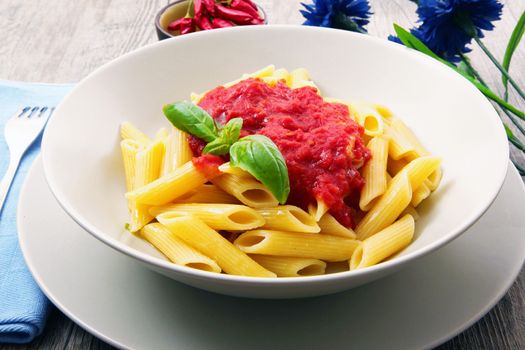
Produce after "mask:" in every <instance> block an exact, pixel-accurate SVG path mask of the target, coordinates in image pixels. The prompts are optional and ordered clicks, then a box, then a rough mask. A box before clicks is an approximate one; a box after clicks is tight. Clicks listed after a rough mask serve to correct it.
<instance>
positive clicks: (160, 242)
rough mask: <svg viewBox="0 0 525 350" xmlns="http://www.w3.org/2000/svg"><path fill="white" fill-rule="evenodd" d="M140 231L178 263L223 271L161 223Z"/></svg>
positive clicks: (145, 227) (201, 268) (213, 270)
mask: <svg viewBox="0 0 525 350" xmlns="http://www.w3.org/2000/svg"><path fill="white" fill-rule="evenodd" d="M140 233H141V236H142V237H144V238H145V239H146V240H147V241H148V242H150V243H151V244H152V245H153V246H154V247H155V248H157V249H158V250H159V251H160V252H161V253H163V254H164V255H165V256H166V257H167V258H168V259H170V261H172V262H174V263H175V264H177V265H182V266H186V267H191V268H194V269H198V270H203V271H209V272H216V273H220V272H221V268H220V267H219V265H217V263H216V262H215V261H213V260H212V259H210V258H208V257H207V256H205V255H203V254H201V253H200V252H198V251H197V250H195V249H194V248H192V247H190V246H189V245H188V244H186V243H185V242H184V241H183V240H182V239H180V238H179V237H177V236H176V235H174V234H173V233H171V231H170V230H168V229H167V228H166V227H165V226H163V225H161V224H159V223H153V224H149V225H146V226H144V227H143V228H142V230H141V231H140Z"/></svg>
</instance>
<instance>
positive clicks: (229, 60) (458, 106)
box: [43, 26, 508, 298]
mask: <svg viewBox="0 0 525 350" xmlns="http://www.w3.org/2000/svg"><path fill="white" fill-rule="evenodd" d="M268 64H275V65H276V66H277V67H285V68H288V69H294V68H298V67H304V68H307V69H308V70H309V72H310V73H311V76H312V78H313V80H314V81H315V82H316V83H317V84H318V86H319V87H320V89H321V91H322V92H323V95H324V96H330V97H335V98H353V99H358V100H360V99H363V100H369V101H375V102H378V103H381V104H384V105H386V106H389V107H390V108H391V109H392V110H393V111H394V112H395V113H396V114H397V115H399V116H400V117H402V119H403V120H404V121H405V122H406V123H407V124H408V125H409V126H410V127H411V128H412V129H413V130H414V131H415V133H416V134H417V135H418V136H419V137H420V138H421V140H422V141H423V143H424V145H425V146H426V147H427V148H428V149H429V150H430V151H431V152H432V153H433V154H434V155H438V156H440V157H442V159H443V171H444V177H443V180H442V183H441V187H440V188H439V189H438V190H437V191H436V192H435V193H434V194H433V195H432V196H431V198H430V199H429V200H427V201H426V202H424V204H422V205H421V206H420V210H419V212H420V218H419V220H418V221H417V223H416V236H415V240H414V242H413V243H412V244H411V245H410V246H409V247H408V248H407V249H406V250H405V251H404V252H403V253H402V254H400V255H399V256H397V257H396V258H395V259H392V260H390V261H387V262H384V263H382V264H379V265H377V266H374V267H371V268H367V269H363V270H357V271H353V272H342V273H337V274H331V275H324V276H317V277H300V278H282V279H263V278H253V277H239V276H230V275H223V274H220V275H219V274H213V273H207V272H202V271H198V270H193V269H189V268H184V267H179V266H176V265H174V264H172V263H169V262H168V261H166V260H164V259H163V258H162V257H161V256H160V254H159V253H157V252H156V251H155V250H154V249H153V248H151V246H149V245H148V244H146V243H144V242H143V241H141V240H140V239H138V238H135V237H134V236H132V235H131V234H130V233H129V232H127V231H126V230H125V229H124V223H125V222H127V221H128V213H127V206H126V201H125V199H124V192H125V185H124V174H123V167H122V161H121V155H120V150H119V147H118V145H119V125H120V123H121V122H123V121H125V120H128V121H131V122H132V123H134V124H136V125H137V126H138V127H139V128H141V129H143V130H145V131H146V132H150V133H154V132H155V131H156V130H157V129H158V128H159V127H161V126H166V125H167V122H166V120H165V118H164V117H163V115H162V111H161V107H162V106H163V105H164V104H165V103H169V102H173V101H177V100H182V99H188V97H189V94H190V92H192V91H194V92H200V91H205V90H208V89H210V88H212V87H215V86H217V85H219V84H221V83H224V82H227V81H231V80H234V79H236V78H238V77H240V76H241V74H242V73H246V72H252V71H255V70H257V69H260V68H261V67H264V66H266V65H268ZM507 159H508V144H507V141H506V137H505V133H504V130H503V127H502V125H501V123H500V121H499V118H498V115H497V114H496V112H495V111H494V109H493V107H492V105H491V104H490V103H489V102H488V101H487V99H486V98H485V97H484V96H483V95H482V94H481V93H479V92H478V91H477V90H476V89H475V88H474V87H473V86H472V85H471V84H470V83H469V82H468V81H467V80H465V79H464V78H462V77H461V76H459V75H458V74H456V73H454V72H453V71H452V70H450V69H449V68H447V67H445V66H444V65H442V64H440V63H438V62H436V61H434V60H433V59H431V58H428V57H427V56H424V55H422V54H419V53H416V52H414V51H411V50H409V49H407V48H405V47H403V46H401V45H399V44H394V43H391V42H388V41H386V40H381V39H377V38H373V37H370V36H366V35H361V34H354V33H350V32H346V31H341V30H330V29H323V28H312V27H299V26H264V27H258V26H254V27H245V28H234V29H224V30H215V31H207V32H200V33H196V34H192V35H187V36H181V37H178V38H174V39H170V40H166V41H163V42H159V43H156V44H153V45H150V46H147V47H144V48H142V49H139V50H137V51H135V52H132V53H129V54H127V55H124V56H123V57H120V58H118V59H116V60H114V61H113V62H110V63H109V64H106V65H104V66H103V67H101V68H100V69H98V70H96V71H95V72H94V73H93V74H91V75H90V76H89V77H87V78H86V79H84V80H83V81H82V82H81V83H80V84H78V85H77V86H76V87H75V88H74V89H73V91H72V92H71V93H70V94H69V95H68V96H67V97H66V98H65V99H64V100H63V102H62V103H61V104H60V105H59V106H58V108H57V109H56V111H55V113H54V115H53V117H52V118H51V120H50V121H49V123H48V126H47V129H46V132H45V134H44V140H43V161H44V168H45V174H46V178H47V181H48V183H49V186H50V187H51V190H52V192H53V193H54V195H55V196H56V198H57V199H58V201H59V203H60V204H61V206H62V207H63V208H64V210H65V211H66V212H67V213H68V214H69V215H70V216H71V217H72V218H73V219H74V220H75V221H76V222H77V223H78V224H80V225H81V226H82V227H83V228H84V229H85V230H86V231H88V232H90V233H91V234H92V235H93V236H95V237H96V238H98V239H99V240H101V241H102V242H104V243H106V244H107V245H109V246H111V247H113V248H114V249H116V250H118V251H119V252H122V253H124V254H127V255H129V256H131V257H133V258H135V259H136V260H137V261H139V262H141V263H143V264H144V265H146V266H147V267H149V268H151V269H153V270H155V271H158V272H160V273H162V274H164V275H166V276H168V277H171V278H173V279H175V280H177V281H180V282H183V283H187V284H189V285H192V286H195V287H198V288H202V289H206V290H210V291H213V292H218V293H223V294H229V295H234V296H243V297H257V298H293V297H305V296H314V295H322V294H329V293H334V292H338V291H342V290H346V289H349V288H352V287H355V286H358V285H361V284H363V283H366V282H369V281H372V280H375V279H378V278H380V277H383V276H385V275H387V274H390V273H392V272H394V271H397V270H399V269H400V268H402V267H404V266H406V265H408V264H412V263H415V264H417V258H419V257H421V256H423V255H425V254H428V253H429V252H431V251H433V250H436V249H438V248H439V247H441V246H443V245H444V244H446V243H447V242H450V241H451V240H452V239H454V238H456V237H458V236H459V235H460V234H461V233H462V232H463V231H465V230H466V229H467V228H468V227H469V226H470V225H472V224H473V223H474V222H475V221H476V219H478V218H479V217H480V216H481V215H482V214H483V212H484V211H485V210H486V209H487V208H488V207H489V205H490V204H491V202H492V201H493V199H494V198H495V196H496V195H497V193H498V191H499V189H500V187H501V185H502V183H503V180H504V177H505V173H506V170H507ZM472 249H476V247H472ZM94 258H96V257H94ZM116 283H117V282H116ZM409 287H410V286H407V288H409ZM385 292H386V291H385Z"/></svg>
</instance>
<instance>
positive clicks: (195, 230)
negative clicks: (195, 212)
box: [158, 215, 276, 277]
mask: <svg viewBox="0 0 525 350" xmlns="http://www.w3.org/2000/svg"><path fill="white" fill-rule="evenodd" d="M158 220H159V222H160V223H161V224H162V225H164V226H166V227H167V228H168V229H169V230H170V231H171V232H172V233H174V234H175V235H177V236H178V237H179V238H181V239H182V240H184V241H185V242H186V243H187V244H188V245H190V246H192V247H193V248H195V249H197V250H198V251H200V252H202V253H203V254H205V255H206V256H208V257H210V258H211V259H213V260H215V261H216V262H217V264H218V265H219V266H220V267H221V268H222V270H224V272H226V273H229V274H232V275H241V276H253V277H276V275H275V273H273V272H271V271H268V270H267V269H265V268H264V267H262V266H261V265H259V264H258V263H256V262H255V261H254V260H253V259H251V258H250V257H249V256H248V255H246V253H244V252H242V251H241V250H239V249H238V248H237V247H235V246H234V245H232V244H231V243H230V242H229V241H228V240H227V239H226V238H224V237H223V236H221V235H220V234H219V233H218V232H217V231H215V230H213V229H212V228H210V227H209V226H207V225H206V224H205V223H203V222H202V221H201V220H199V219H197V218H195V217H192V216H183V217H177V218H163V217H162V215H161V216H159V217H158Z"/></svg>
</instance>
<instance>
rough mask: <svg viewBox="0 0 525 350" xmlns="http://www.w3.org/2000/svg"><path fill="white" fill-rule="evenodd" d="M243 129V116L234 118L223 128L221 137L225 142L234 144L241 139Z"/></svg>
mask: <svg viewBox="0 0 525 350" xmlns="http://www.w3.org/2000/svg"><path fill="white" fill-rule="evenodd" d="M241 129H242V118H233V119H230V120H229V121H228V123H226V125H225V126H224V127H223V128H222V129H221V132H220V135H219V137H220V138H222V139H223V140H224V142H226V143H228V144H230V145H233V144H234V143H235V142H237V140H238V139H239V136H240V135H241Z"/></svg>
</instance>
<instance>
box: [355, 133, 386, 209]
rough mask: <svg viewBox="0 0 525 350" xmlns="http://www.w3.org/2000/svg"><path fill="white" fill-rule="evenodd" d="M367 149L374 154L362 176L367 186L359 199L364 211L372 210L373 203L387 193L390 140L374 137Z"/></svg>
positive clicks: (362, 190)
mask: <svg viewBox="0 0 525 350" xmlns="http://www.w3.org/2000/svg"><path fill="white" fill-rule="evenodd" d="M367 147H368V148H369V149H370V152H371V153H372V159H370V160H369V161H368V163H367V164H366V165H365V166H364V168H363V171H362V175H363V178H364V180H365V185H364V186H363V188H362V189H361V196H360V198H359V207H360V208H361V210H364V211H368V210H370V208H371V206H372V201H373V200H374V199H376V198H377V197H379V196H381V195H382V194H383V193H385V191H386V188H387V181H386V166H387V160H388V140H387V139H385V138H383V137H374V138H372V140H370V142H368V145H367Z"/></svg>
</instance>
